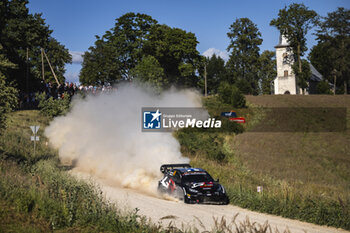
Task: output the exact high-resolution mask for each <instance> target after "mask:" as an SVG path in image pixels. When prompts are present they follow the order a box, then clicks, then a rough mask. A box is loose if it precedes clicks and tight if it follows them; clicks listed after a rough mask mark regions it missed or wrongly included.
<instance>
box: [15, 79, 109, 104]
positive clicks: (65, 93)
mask: <svg viewBox="0 0 350 233" xmlns="http://www.w3.org/2000/svg"><path fill="white" fill-rule="evenodd" d="M114 89H115V88H113V87H112V86H111V85H102V86H92V85H90V86H84V85H76V84H75V83H68V82H66V83H64V84H59V85H58V84H56V83H51V82H49V83H46V84H43V85H42V86H41V88H39V90H38V91H37V92H40V93H42V92H45V94H46V98H47V99H48V98H51V97H52V98H53V99H64V98H72V96H74V95H76V94H78V93H80V94H82V95H84V96H85V95H97V94H99V93H109V92H111V91H113V90H114ZM19 101H20V103H19V105H20V106H19V107H20V108H21V109H23V108H24V109H30V108H34V107H36V106H37V104H38V101H37V99H36V93H35V92H30V93H24V92H23V93H20V94H19Z"/></svg>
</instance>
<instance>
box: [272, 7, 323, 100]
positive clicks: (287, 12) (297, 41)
mask: <svg viewBox="0 0 350 233" xmlns="http://www.w3.org/2000/svg"><path fill="white" fill-rule="evenodd" d="M317 19H318V15H317V13H316V12H315V11H313V10H309V9H308V7H306V6H305V5H304V4H298V3H293V4H290V5H289V6H288V7H287V6H286V7H284V8H283V9H281V10H280V11H279V13H278V18H276V19H273V20H271V22H270V25H271V26H275V27H276V28H277V29H278V30H279V31H280V32H281V34H283V35H284V36H285V37H286V38H287V40H288V42H289V44H290V46H291V48H292V50H293V54H294V56H295V59H294V60H295V61H296V62H297V64H298V75H301V74H302V72H303V70H302V60H301V57H302V56H303V55H304V53H305V51H306V50H307V47H306V34H307V33H308V31H309V30H310V29H311V28H312V27H313V25H315V24H316V23H317ZM298 75H297V74H296V77H297V79H298V78H299V77H298ZM303 93H304V89H303Z"/></svg>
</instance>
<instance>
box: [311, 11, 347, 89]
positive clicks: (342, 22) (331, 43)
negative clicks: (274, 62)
mask: <svg viewBox="0 0 350 233" xmlns="http://www.w3.org/2000/svg"><path fill="white" fill-rule="evenodd" d="M316 35H317V40H318V44H317V45H316V46H314V47H313V49H312V51H311V53H310V59H311V61H312V63H313V64H315V67H316V68H317V69H319V70H320V71H321V72H322V74H323V75H325V76H326V77H328V80H329V81H333V77H332V76H334V75H336V76H338V77H339V79H337V80H340V81H342V83H343V87H344V94H347V92H348V83H349V80H350V10H347V9H344V8H343V7H339V8H338V9H337V10H336V11H334V12H331V13H328V16H327V17H324V20H323V21H322V22H320V30H318V31H317V33H316ZM335 85H336V83H335Z"/></svg>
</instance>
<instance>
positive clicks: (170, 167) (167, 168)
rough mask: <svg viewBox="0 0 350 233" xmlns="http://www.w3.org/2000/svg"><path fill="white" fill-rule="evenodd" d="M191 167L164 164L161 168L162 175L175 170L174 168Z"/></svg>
mask: <svg viewBox="0 0 350 233" xmlns="http://www.w3.org/2000/svg"><path fill="white" fill-rule="evenodd" d="M190 167H191V165H189V164H188V163H179V164H163V165H162V166H160V171H161V172H162V173H166V172H167V171H168V170H171V169H174V168H190Z"/></svg>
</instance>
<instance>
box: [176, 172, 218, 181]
mask: <svg viewBox="0 0 350 233" xmlns="http://www.w3.org/2000/svg"><path fill="white" fill-rule="evenodd" d="M182 181H183V182H184V183H192V182H210V181H214V180H213V178H212V177H211V176H210V175H209V174H198V175H185V176H184V177H183V178H182Z"/></svg>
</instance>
